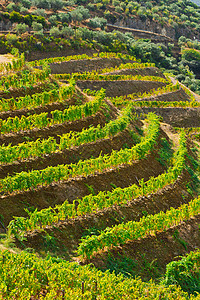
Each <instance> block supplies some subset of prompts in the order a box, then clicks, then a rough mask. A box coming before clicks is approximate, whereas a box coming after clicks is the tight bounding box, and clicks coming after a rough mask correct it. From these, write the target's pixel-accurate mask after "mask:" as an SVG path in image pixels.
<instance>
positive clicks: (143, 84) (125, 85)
mask: <svg viewBox="0 0 200 300" xmlns="http://www.w3.org/2000/svg"><path fill="white" fill-rule="evenodd" d="M77 85H78V87H79V88H80V89H82V90H84V89H90V90H100V89H101V88H103V89H105V90H106V96H107V97H116V96H123V95H128V94H132V93H144V92H149V91H150V90H152V89H157V88H159V87H164V86H166V84H165V83H163V82H158V81H139V80H138V81H132V80H112V81H104V80H102V81H98V80H93V81H92V80H82V81H81V80H78V81H77Z"/></svg>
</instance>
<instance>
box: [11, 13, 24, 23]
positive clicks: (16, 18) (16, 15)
mask: <svg viewBox="0 0 200 300" xmlns="http://www.w3.org/2000/svg"><path fill="white" fill-rule="evenodd" d="M9 19H10V21H11V22H12V23H20V22H21V21H22V16H21V15H20V13H18V12H16V11H13V12H11V14H10V18H9Z"/></svg>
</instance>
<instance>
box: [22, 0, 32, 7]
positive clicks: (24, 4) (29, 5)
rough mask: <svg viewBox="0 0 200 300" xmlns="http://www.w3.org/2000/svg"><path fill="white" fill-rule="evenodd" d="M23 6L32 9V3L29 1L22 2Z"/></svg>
mask: <svg viewBox="0 0 200 300" xmlns="http://www.w3.org/2000/svg"><path fill="white" fill-rule="evenodd" d="M22 5H23V6H24V7H26V8H28V9H29V8H30V7H31V1H29V0H22Z"/></svg>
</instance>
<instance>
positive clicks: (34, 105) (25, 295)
mask: <svg viewBox="0 0 200 300" xmlns="http://www.w3.org/2000/svg"><path fill="white" fill-rule="evenodd" d="M0 63H1V58H0ZM0 72H1V77H0V82H1V85H0V133H1V134H0V164H1V166H0V202H1V205H0V225H1V229H0V232H1V238H2V240H1V243H2V246H1V247H2V252H1V253H0V270H1V271H0V278H1V280H0V297H1V298H0V299H33V300H36V299H48V300H50V299H91V300H92V299H199V298H198V297H199V296H197V297H196V296H195V295H192V294H190V295H189V294H188V293H186V292H190V293H193V292H194V291H197V292H199V291H200V285H199V277H198V276H199V273H198V272H199V271H198V269H199V257H200V252H199V250H198V249H199V248H200V231H199V223H200V198H199V197H198V194H199V193H198V192H199V186H198V185H199V179H198V171H199V166H198V151H199V149H198V147H199V136H200V134H199V128H198V126H199V121H200V102H198V101H197V100H198V99H197V97H196V96H195V94H194V93H192V92H191V91H190V90H189V89H187V88H185V87H184V86H183V85H181V84H179V83H178V82H175V81H174V80H172V79H171V78H170V77H168V76H167V75H166V74H163V73H162V72H161V71H160V70H159V69H158V68H156V67H155V66H154V64H151V63H141V62H140V61H139V60H136V58H135V57H132V56H130V55H126V54H121V53H118V54H115V53H101V52H100V53H98V54H94V55H93V56H88V55H86V54H83V55H77V56H68V57H54V58H48V59H44V60H38V61H32V62H26V61H25V59H24V55H23V54H22V55H18V54H16V56H15V57H14V58H13V59H12V60H11V61H10V62H5V63H1V64H0ZM10 245H12V248H10ZM8 249H9V250H8ZM191 251H195V252H191ZM188 253H190V254H189V256H187V255H188ZM183 255H185V256H186V257H185V258H184V259H185V260H186V261H187V260H188V261H189V263H188V265H189V266H190V268H189V267H187V274H186V275H185V276H182V275H181V274H182V273H181V272H182V271H181V270H182V269H181V267H180V266H179V265H178V263H180V262H181V260H180V258H179V259H178V257H179V256H183ZM177 260H179V262H178V263H174V265H168V264H169V263H170V262H172V261H177ZM91 263H92V264H91ZM167 265H168V266H167ZM188 265H187V266H188ZM166 266H167V268H168V269H167V271H166ZM179 267H180V270H179V269H178V268H179ZM173 268H174V269H173ZM108 270H109V271H111V272H110V273H109V272H108ZM176 270H179V271H178V272H176ZM184 270H185V269H184ZM191 270H193V278H194V280H193V281H192V282H196V285H195V284H194V287H193V285H192V284H188V282H190V279H191V276H190V275H191V273H190V271H191ZM105 271H107V272H105ZM112 271H115V273H112ZM119 273H120V275H117V274H119ZM179 275H180V276H179ZM187 275H188V277H187ZM135 276H140V277H141V278H138V277H135ZM181 276H182V277H181ZM161 277H162V278H164V279H163V280H162V281H160V278H161ZM151 278H153V279H154V280H155V282H152V281H149V280H150V279H151ZM188 278H189V279H188ZM142 280H143V281H142ZM195 280H196V281H195ZM174 283H178V284H180V285H181V287H178V286H176V285H173V286H171V285H170V284H174ZM187 286H189V288H188V287H187ZM181 288H182V289H181Z"/></svg>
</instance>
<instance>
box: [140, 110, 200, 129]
mask: <svg viewBox="0 0 200 300" xmlns="http://www.w3.org/2000/svg"><path fill="white" fill-rule="evenodd" d="M134 112H135V113H137V114H138V115H143V114H148V113H150V112H154V113H155V114H157V115H159V116H161V117H162V118H163V121H164V122H166V123H168V124H170V125H172V126H175V127H199V124H200V108H182V107H159V108H157V107H156V108H152V107H142V108H137V107H135V108H134Z"/></svg>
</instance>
